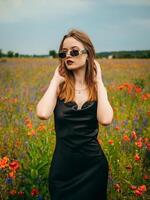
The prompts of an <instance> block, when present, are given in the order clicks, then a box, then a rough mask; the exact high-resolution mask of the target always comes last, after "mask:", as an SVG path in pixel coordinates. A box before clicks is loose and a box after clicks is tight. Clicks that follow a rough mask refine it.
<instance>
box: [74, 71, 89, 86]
mask: <svg viewBox="0 0 150 200" xmlns="http://www.w3.org/2000/svg"><path fill="white" fill-rule="evenodd" d="M74 77H75V88H77V89H78V88H79V89H81V88H85V87H86V82H85V69H84V68H82V69H79V70H75V71H74Z"/></svg>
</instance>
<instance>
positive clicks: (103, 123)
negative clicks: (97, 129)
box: [98, 112, 113, 126]
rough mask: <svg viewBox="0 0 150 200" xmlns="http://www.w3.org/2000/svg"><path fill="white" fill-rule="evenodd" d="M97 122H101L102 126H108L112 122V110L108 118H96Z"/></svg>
mask: <svg viewBox="0 0 150 200" xmlns="http://www.w3.org/2000/svg"><path fill="white" fill-rule="evenodd" d="M98 122H99V124H101V125H103V126H108V125H110V124H112V122H113V112H112V115H111V117H109V118H106V119H99V118H98Z"/></svg>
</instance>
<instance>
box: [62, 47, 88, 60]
mask: <svg viewBox="0 0 150 200" xmlns="http://www.w3.org/2000/svg"><path fill="white" fill-rule="evenodd" d="M73 51H78V53H79V54H78V55H71V52H73ZM61 53H65V54H66V55H65V57H61V56H60V54H61ZM86 53H87V51H86V49H80V50H78V49H72V50H70V51H69V55H70V56H72V57H76V56H79V55H81V54H86ZM67 55H68V51H67V52H66V51H60V52H59V53H58V56H59V58H61V59H64V58H66V57H67Z"/></svg>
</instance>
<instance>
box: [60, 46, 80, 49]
mask: <svg viewBox="0 0 150 200" xmlns="http://www.w3.org/2000/svg"><path fill="white" fill-rule="evenodd" d="M74 47H78V46H72V47H71V49H72V48H74ZM78 48H79V47H78ZM62 49H67V48H62Z"/></svg>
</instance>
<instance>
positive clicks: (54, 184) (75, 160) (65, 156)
mask: <svg viewBox="0 0 150 200" xmlns="http://www.w3.org/2000/svg"><path fill="white" fill-rule="evenodd" d="M77 107H78V106H77V104H76V103H75V102H74V101H71V102H67V103H65V102H64V100H61V99H60V98H59V97H58V99H57V103H56V107H55V109H54V122H55V130H56V146H55V150H54V154H53V158H52V161H51V166H50V170H49V182H48V184H49V193H50V197H51V200H106V199H107V182H108V160H107V158H106V156H105V154H104V152H103V150H102V148H101V146H100V144H99V143H98V141H97V135H98V128H99V126H98V121H97V117H96V116H97V115H96V113H97V101H87V102H85V103H84V104H83V105H82V108H81V109H77Z"/></svg>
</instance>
